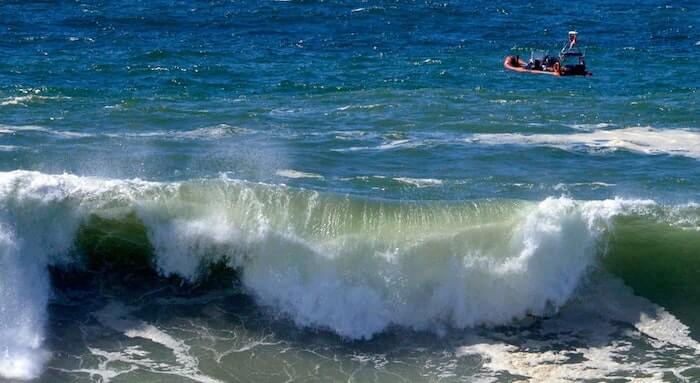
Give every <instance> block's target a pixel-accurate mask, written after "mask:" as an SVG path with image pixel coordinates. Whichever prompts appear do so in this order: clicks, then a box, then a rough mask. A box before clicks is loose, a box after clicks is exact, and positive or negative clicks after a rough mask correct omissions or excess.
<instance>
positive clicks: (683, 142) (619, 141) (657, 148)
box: [465, 127, 700, 159]
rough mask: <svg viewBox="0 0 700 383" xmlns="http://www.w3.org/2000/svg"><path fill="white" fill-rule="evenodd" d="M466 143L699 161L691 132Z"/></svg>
mask: <svg viewBox="0 0 700 383" xmlns="http://www.w3.org/2000/svg"><path fill="white" fill-rule="evenodd" d="M465 141H467V142H469V143H479V144H487V145H535V146H549V147H555V148H558V149H563V150H580V149H581V148H586V149H592V150H618V149H623V150H629V151H632V152H637V153H643V154H652V155H656V154H668V155H677V156H685V157H690V158H695V159H700V132H698V131H695V130H690V129H655V128H650V127H632V128H622V129H611V130H594V131H590V132H582V133H572V134H524V133H496V134H489V133H484V134H474V135H472V136H470V137H468V138H466V139H465Z"/></svg>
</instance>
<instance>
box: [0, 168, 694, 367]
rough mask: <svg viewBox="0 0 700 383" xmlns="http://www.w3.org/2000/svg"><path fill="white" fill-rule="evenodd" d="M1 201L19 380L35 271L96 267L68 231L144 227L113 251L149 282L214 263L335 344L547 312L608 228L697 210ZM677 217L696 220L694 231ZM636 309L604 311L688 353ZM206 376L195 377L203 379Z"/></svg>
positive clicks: (149, 191)
mask: <svg viewBox="0 0 700 383" xmlns="http://www.w3.org/2000/svg"><path fill="white" fill-rule="evenodd" d="M0 201H2V205H3V206H4V208H3V210H2V229H3V230H2V252H3V258H2V259H3V267H2V281H3V283H2V286H1V287H2V288H1V292H2V296H3V297H4V300H3V311H2V317H1V318H0V322H2V323H3V332H2V341H3V342H2V343H3V344H4V352H3V357H2V360H1V361H0V366H1V367H0V370H1V371H3V375H4V376H5V377H10V378H25V379H26V378H32V377H36V376H38V375H39V374H40V373H41V371H42V368H43V365H44V364H45V363H46V361H47V358H48V355H49V353H50V350H47V349H46V348H45V345H44V342H43V340H44V338H45V334H44V333H45V327H46V323H47V321H48V320H50V319H49V318H48V314H47V303H48V301H49V298H50V294H51V286H50V281H49V276H48V269H47V268H57V269H65V270H68V269H75V268H77V269H85V268H88V264H90V263H92V264H95V263H97V264H100V263H105V264H106V263H108V262H109V261H108V260H106V259H89V260H86V259H85V256H86V255H85V254H86V253H88V254H89V252H88V251H86V250H85V249H80V248H79V246H78V245H77V240H76V238H77V237H78V236H79V235H81V234H79V233H81V231H82V232H83V233H84V232H85V231H89V229H90V228H91V227H92V226H95V227H96V226H99V230H97V234H89V235H94V236H95V237H91V238H89V241H90V242H91V243H94V244H97V243H99V242H101V241H119V240H121V241H127V242H128V241H136V240H138V238H137V236H136V235H135V234H134V231H139V230H143V231H144V232H145V237H146V238H147V241H148V243H146V244H141V245H143V246H145V247H146V248H147V249H148V250H145V254H138V253H136V254H133V252H128V251H127V252H123V253H120V254H118V256H120V257H124V256H132V257H136V256H141V257H144V258H145V259H144V260H142V262H143V266H146V267H150V268H152V269H153V270H154V271H156V272H157V273H158V275H161V276H162V277H170V276H175V277H177V278H179V279H181V280H182V281H183V283H190V284H196V283H197V282H198V281H199V280H201V279H203V278H206V276H207V274H208V273H210V270H211V268H212V267H213V265H217V264H220V265H224V267H226V268H230V269H231V270H234V271H236V272H237V273H238V275H239V278H240V280H241V284H242V287H243V288H244V290H245V292H246V294H250V295H251V296H252V297H253V299H254V300H255V302H257V304H259V305H262V306H265V307H268V308H269V309H270V311H271V312H272V313H277V314H279V315H282V316H283V317H286V318H289V320H291V321H293V322H294V323H295V324H296V325H298V326H301V327H306V328H318V329H327V330H329V331H331V332H333V333H335V334H337V335H339V336H341V337H343V338H347V339H371V338H372V337H374V336H376V335H377V334H380V333H382V332H386V331H387V330H388V329H389V328H391V327H394V326H400V327H404V328H407V329H411V330H414V331H429V332H433V333H435V334H438V335H441V336H444V334H446V333H447V332H449V331H455V330H458V329H465V328H469V327H474V326H486V327H493V326H498V325H506V324H509V323H512V322H513V321H515V320H523V319H525V318H528V317H532V316H540V317H541V316H544V317H547V316H550V315H553V314H555V313H556V312H557V311H558V310H559V309H560V308H561V307H563V306H564V305H565V304H567V303H568V302H569V301H570V300H572V299H582V298H580V296H579V294H578V293H577V289H579V288H580V286H581V285H582V284H584V283H585V282H586V281H587V279H588V278H589V277H590V275H591V273H592V270H593V269H595V268H596V267H597V265H599V263H600V257H604V256H608V255H606V247H607V241H608V237H609V236H610V232H611V231H613V230H614V225H615V221H616V219H618V218H620V217H625V216H634V217H637V219H641V220H644V221H651V222H652V223H653V222H656V221H663V220H668V219H675V221H673V222H670V224H671V225H673V224H676V225H679V224H682V227H681V228H678V229H677V230H680V231H681V232H684V231H688V230H692V231H697V230H698V226H697V219H698V210H697V207H695V206H687V207H680V208H679V207H673V208H671V209H669V208H668V207H664V206H660V205H658V204H657V203H655V202H654V201H648V200H624V199H613V200H601V201H575V200H572V199H570V198H566V197H557V198H547V199H545V200H543V201H541V202H539V203H531V202H525V201H516V200H513V201H487V200H484V201H474V202H470V203H408V202H406V203H404V202H388V201H384V202H382V201H367V200H357V199H352V198H346V197H342V196H334V195H326V194H322V193H318V192H314V191H307V190H295V189H290V188H288V187H284V186H276V185H268V184H264V183H249V182H244V181H239V180H230V179H225V178H219V179H202V180H192V181H188V182H177V183H159V182H146V181H139V180H114V179H101V178H94V177H78V176H74V175H67V174H66V175H48V174H42V173H37V172H27V171H13V172H6V173H2V174H1V175H0ZM678 209H681V211H680V212H678V211H677V210H678ZM671 211H673V212H674V213H673V214H671V213H670V212H671ZM673 217H677V218H673ZM681 218H682V219H681ZM689 219H690V220H695V221H693V222H694V223H693V225H692V226H689V224H688V220H689ZM681 221H683V222H681ZM124 226H126V227H124ZM670 227H672V226H670ZM93 231H94V230H93ZM82 235H83V236H85V235H86V234H82ZM132 246H134V247H136V245H133V244H132ZM104 248H105V249H108V248H109V246H106V247H104ZM130 253H132V254H130ZM88 256H89V257H105V258H106V257H109V255H106V254H90V255H88ZM129 261H130V260H117V262H125V263H128V262H129ZM131 261H133V260H131ZM112 262H114V260H112ZM93 267H94V266H93ZM110 267H115V266H114V265H112V266H110ZM591 283H592V284H593V285H594V287H593V288H594V289H605V288H607V286H606V287H599V286H597V284H598V283H610V282H591ZM612 289H613V290H622V291H624V290H625V287H624V286H613V287H612ZM612 293H613V294H617V293H619V292H618V291H614V292H612ZM605 294H606V295H608V294H611V292H605ZM628 294H629V293H628ZM585 299H586V300H594V299H595V298H593V297H587V298H585ZM628 299H629V298H628ZM634 299H636V300H639V299H640V298H634ZM633 302H634V300H633ZM593 303H594V302H589V301H587V302H585V304H586V305H589V304H593ZM635 305H637V306H639V305H641V306H642V307H644V308H643V309H641V310H646V309H648V308H647V307H646V306H650V307H654V305H653V304H651V303H650V302H646V303H629V302H624V303H623V306H622V307H611V308H608V309H609V310H612V311H613V314H610V315H611V317H612V318H615V319H616V320H623V321H626V322H629V323H631V324H632V325H634V326H636V327H638V328H640V331H641V332H642V333H644V334H647V335H649V336H651V337H653V338H654V339H656V340H657V341H659V342H668V343H669V344H671V345H677V346H683V347H688V348H690V349H698V346H700V345H698V344H697V343H696V342H695V341H694V340H692V338H690V337H689V330H688V328H687V327H686V326H685V325H683V324H682V323H680V322H678V321H677V320H676V319H675V318H673V317H672V316H670V315H668V314H665V312H664V311H663V309H661V308H655V309H654V311H656V310H661V312H662V313H664V314H663V316H662V317H661V318H660V319H653V320H652V322H656V321H660V322H661V323H662V324H658V323H652V324H647V323H646V322H647V321H648V320H645V319H644V317H643V316H642V317H634V314H632V315H630V314H625V313H624V311H630V310H631V311H632V313H635V312H636V310H639V309H638V308H636V307H635ZM630 306H631V307H630ZM104 310H108V311H106V312H105V311H101V312H100V313H99V314H97V315H98V316H97V318H98V319H99V320H100V322H104V323H106V324H107V326H109V327H111V328H115V329H117V330H119V331H125V332H126V335H127V336H129V337H147V336H146V335H142V334H141V333H140V332H139V333H134V331H141V332H144V331H146V332H148V331H151V332H156V335H150V337H151V338H149V339H152V340H153V341H154V342H158V343H162V344H164V345H165V346H166V347H168V348H171V349H172V350H173V352H175V353H176V355H178V354H184V355H187V354H186V352H185V351H183V350H184V349H186V347H185V346H184V344H182V343H181V341H179V340H174V339H171V338H170V336H168V335H157V333H158V331H159V330H157V329H152V330H148V327H149V326H150V325H148V326H146V325H144V326H145V327H146V329H144V330H135V329H138V328H140V327H143V326H137V325H131V324H130V323H129V322H125V320H122V319H109V318H111V317H109V316H107V315H108V314H109V313H112V314H113V310H112V309H107V308H106V309H104ZM620 310H622V311H623V312H622V313H619V312H617V311H620ZM119 312H121V311H119ZM642 312H643V311H642ZM125 314H126V313H124V314H118V315H122V316H123V315H125ZM118 317H119V316H118ZM104 318H107V319H104ZM618 318H619V319H618ZM646 326H649V329H646ZM658 327H661V328H660V329H659V328H658ZM152 337H156V338H152ZM472 347H473V346H472ZM499 347H500V346H499ZM662 347H663V346H662ZM178 350H180V351H178ZM460 352H461V353H470V352H475V351H474V350H472V349H471V348H469V347H467V348H464V349H462V350H461V351H460ZM489 352H492V351H489ZM493 352H495V351H493ZM499 352H501V353H507V352H508V350H501V351H499ZM487 354H488V353H487ZM188 357H189V356H188ZM183 358H185V357H183ZM492 358H494V356H492ZM178 359H179V358H178ZM185 359H186V358H185ZM181 364H184V366H183V368H184V369H185V370H186V371H191V373H190V374H189V375H188V374H184V375H185V376H190V375H191V376H195V377H196V376H200V375H202V373H201V372H200V371H199V370H197V369H196V363H194V362H187V361H186V360H185V361H182V363H181ZM188 365H189V366H190V367H187V366H188ZM202 376H204V375H202ZM202 379H204V378H202ZM207 379H209V378H207ZM207 379H204V380H202V381H214V380H207ZM211 379H213V378H211ZM195 380H200V379H199V378H197V379H195Z"/></svg>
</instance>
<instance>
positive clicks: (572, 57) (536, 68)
mask: <svg viewBox="0 0 700 383" xmlns="http://www.w3.org/2000/svg"><path fill="white" fill-rule="evenodd" d="M562 60H564V63H565V64H564V65H562V63H561V61H560V59H559V58H550V57H545V59H544V60H532V59H531V60H530V62H525V61H524V60H523V59H521V58H520V57H519V56H506V58H505V60H504V61H503V67H504V68H506V69H508V70H512V71H514V72H522V73H533V74H548V75H550V76H591V75H593V74H592V73H591V72H589V71H587V70H586V62H585V60H584V57H583V54H581V53H578V52H577V53H566V54H564V56H563V57H562Z"/></svg>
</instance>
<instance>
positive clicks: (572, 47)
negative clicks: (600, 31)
mask: <svg viewBox="0 0 700 383" xmlns="http://www.w3.org/2000/svg"><path fill="white" fill-rule="evenodd" d="M577 35H578V32H576V31H569V41H567V42H566V44H565V45H564V47H563V48H561V53H560V54H559V55H560V56H564V54H566V53H569V52H572V51H574V52H578V51H579V49H578V46H577V45H576V37H577Z"/></svg>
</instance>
